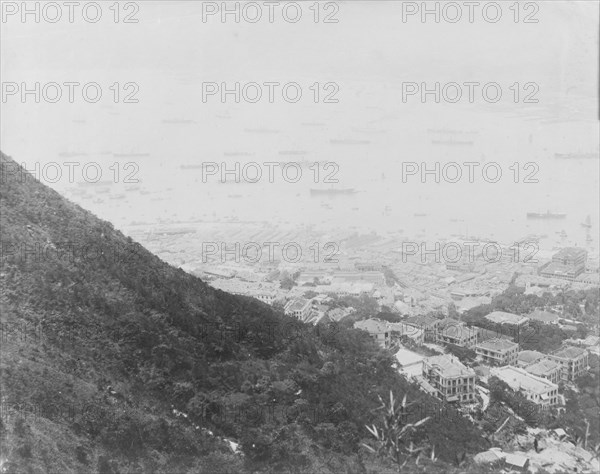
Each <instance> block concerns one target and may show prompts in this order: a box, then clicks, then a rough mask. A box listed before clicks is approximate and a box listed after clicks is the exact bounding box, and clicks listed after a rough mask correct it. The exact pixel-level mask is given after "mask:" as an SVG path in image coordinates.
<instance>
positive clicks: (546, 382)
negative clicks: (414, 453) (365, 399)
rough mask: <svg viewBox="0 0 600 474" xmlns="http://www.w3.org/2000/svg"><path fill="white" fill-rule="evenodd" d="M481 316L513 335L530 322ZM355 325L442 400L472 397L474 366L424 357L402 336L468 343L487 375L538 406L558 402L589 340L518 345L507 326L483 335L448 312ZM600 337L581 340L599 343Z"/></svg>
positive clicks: (580, 368)
mask: <svg viewBox="0 0 600 474" xmlns="http://www.w3.org/2000/svg"><path fill="white" fill-rule="evenodd" d="M485 319H486V320H487V321H489V322H490V323H494V324H496V325H497V326H498V327H500V328H504V327H507V328H509V329H510V330H511V331H514V334H517V335H518V331H519V330H522V329H524V328H526V327H527V325H528V324H529V318H527V317H524V316H519V315H515V314H511V313H507V312H500V311H495V312H492V313H490V314H488V315H487V316H486V317H485ZM354 327H355V328H356V329H361V330H363V331H366V332H368V333H369V335H370V336H371V337H372V338H373V339H374V340H375V341H376V342H377V343H378V344H379V345H380V347H382V348H387V349H390V348H393V349H394V351H397V352H396V360H397V364H398V370H399V371H400V373H402V374H404V375H405V376H407V377H408V378H410V379H412V380H413V381H415V382H417V383H419V385H420V386H421V388H422V389H423V390H425V391H426V392H428V393H430V394H432V395H435V396H437V397H438V398H440V399H442V400H445V401H447V402H457V403H476V402H477V401H476V397H475V394H476V381H477V380H478V377H477V375H476V372H475V371H474V370H473V368H470V367H467V366H465V365H464V364H463V363H462V362H461V361H460V360H459V359H457V358H456V357H455V356H453V355H450V354H440V355H437V356H433V357H425V356H421V355H419V354H417V353H416V352H414V351H411V350H408V349H406V348H403V347H402V339H401V338H402V336H408V337H410V338H411V339H412V341H413V342H414V343H416V344H418V345H423V344H425V345H426V344H428V343H432V344H437V347H438V348H439V349H442V350H443V347H441V346H443V345H448V344H452V345H455V346H461V347H464V348H466V349H472V350H473V351H474V352H475V354H476V363H477V364H479V366H480V367H488V372H489V374H490V375H492V376H495V377H498V378H499V379H500V380H503V381H504V382H505V383H507V384H508V385H509V386H510V387H511V388H512V389H513V390H515V391H520V392H522V393H523V394H524V396H525V397H526V398H527V399H528V400H530V401H532V402H533V403H536V404H538V405H540V407H542V408H546V407H550V406H555V405H558V404H560V403H561V397H560V396H559V395H558V384H559V383H568V382H572V381H574V380H575V379H576V378H577V377H579V376H580V375H582V374H583V373H585V371H586V370H587V368H588V354H589V350H590V346H589V345H588V346H584V345H583V343H582V344H580V345H566V346H563V347H562V348H561V349H559V350H557V351H555V352H553V353H551V354H544V353H541V352H537V351H530V350H523V351H520V350H519V349H520V346H519V343H518V341H513V340H511V338H510V337H508V336H507V335H506V334H507V333H509V332H511V331H500V332H497V333H495V332H492V335H494V337H491V338H490V337H487V336H488V335H489V333H490V331H487V330H483V329H482V328H477V327H474V326H471V327H470V326H467V325H466V324H465V323H464V322H462V321H458V320H456V319H453V318H444V319H437V318H434V317H431V316H413V317H408V318H405V319H403V320H402V321H401V322H397V323H390V322H387V321H381V320H379V319H375V318H370V319H366V320H363V321H358V322H356V323H355V324H354ZM599 339H600V338H597V337H596V339H593V338H592V339H590V341H586V342H590V343H593V342H595V343H598V340H599ZM576 342H577V341H576Z"/></svg>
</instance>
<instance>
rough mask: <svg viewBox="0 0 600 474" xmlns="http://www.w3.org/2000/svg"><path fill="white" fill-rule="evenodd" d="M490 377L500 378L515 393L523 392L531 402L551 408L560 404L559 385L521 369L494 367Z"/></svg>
mask: <svg viewBox="0 0 600 474" xmlns="http://www.w3.org/2000/svg"><path fill="white" fill-rule="evenodd" d="M490 375H491V376H494V377H498V378H499V379H500V380H502V381H503V382H505V383H506V384H507V385H508V386H509V387H510V388H511V389H513V390H514V391H515V392H517V391H519V392H521V393H522V394H523V395H524V396H525V397H526V398H527V400H529V401H532V402H533V403H535V404H537V405H540V406H541V407H542V408H549V407H551V406H554V405H558V404H559V398H558V385H556V384H555V383H552V382H550V381H548V380H546V379H543V378H541V377H537V376H535V375H532V374H530V373H528V372H527V371H526V370H524V369H521V368H519V367H512V366H504V367H494V368H493V369H491V370H490Z"/></svg>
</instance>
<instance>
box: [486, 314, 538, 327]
mask: <svg viewBox="0 0 600 474" xmlns="http://www.w3.org/2000/svg"><path fill="white" fill-rule="evenodd" d="M485 318H486V319H487V320H489V321H492V322H494V323H500V324H503V323H508V324H519V323H522V322H523V321H528V320H529V318H526V317H524V316H518V315H516V314H512V313H507V312H505V311H494V312H492V313H490V314H488V315H487V316H486V317H485Z"/></svg>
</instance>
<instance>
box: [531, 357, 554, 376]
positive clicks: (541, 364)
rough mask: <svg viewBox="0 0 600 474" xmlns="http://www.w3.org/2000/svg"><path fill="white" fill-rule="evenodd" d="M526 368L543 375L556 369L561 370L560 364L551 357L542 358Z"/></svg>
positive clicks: (535, 373) (532, 372)
mask: <svg viewBox="0 0 600 474" xmlns="http://www.w3.org/2000/svg"><path fill="white" fill-rule="evenodd" d="M525 370H526V371H527V372H529V373H530V374H533V375H537V376H539V377H542V376H544V375H546V374H548V373H550V372H552V371H554V370H560V365H559V364H557V363H556V362H554V361H553V360H550V359H542V360H540V361H538V362H534V363H533V364H531V365H528V366H527V367H525Z"/></svg>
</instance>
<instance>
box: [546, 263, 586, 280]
mask: <svg viewBox="0 0 600 474" xmlns="http://www.w3.org/2000/svg"><path fill="white" fill-rule="evenodd" d="M576 273H577V270H576V269H575V268H573V267H572V266H571V265H563V264H562V263H558V262H550V263H549V264H548V266H547V267H546V268H544V269H543V270H542V274H543V275H553V276H556V277H574V276H575V274H576Z"/></svg>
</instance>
